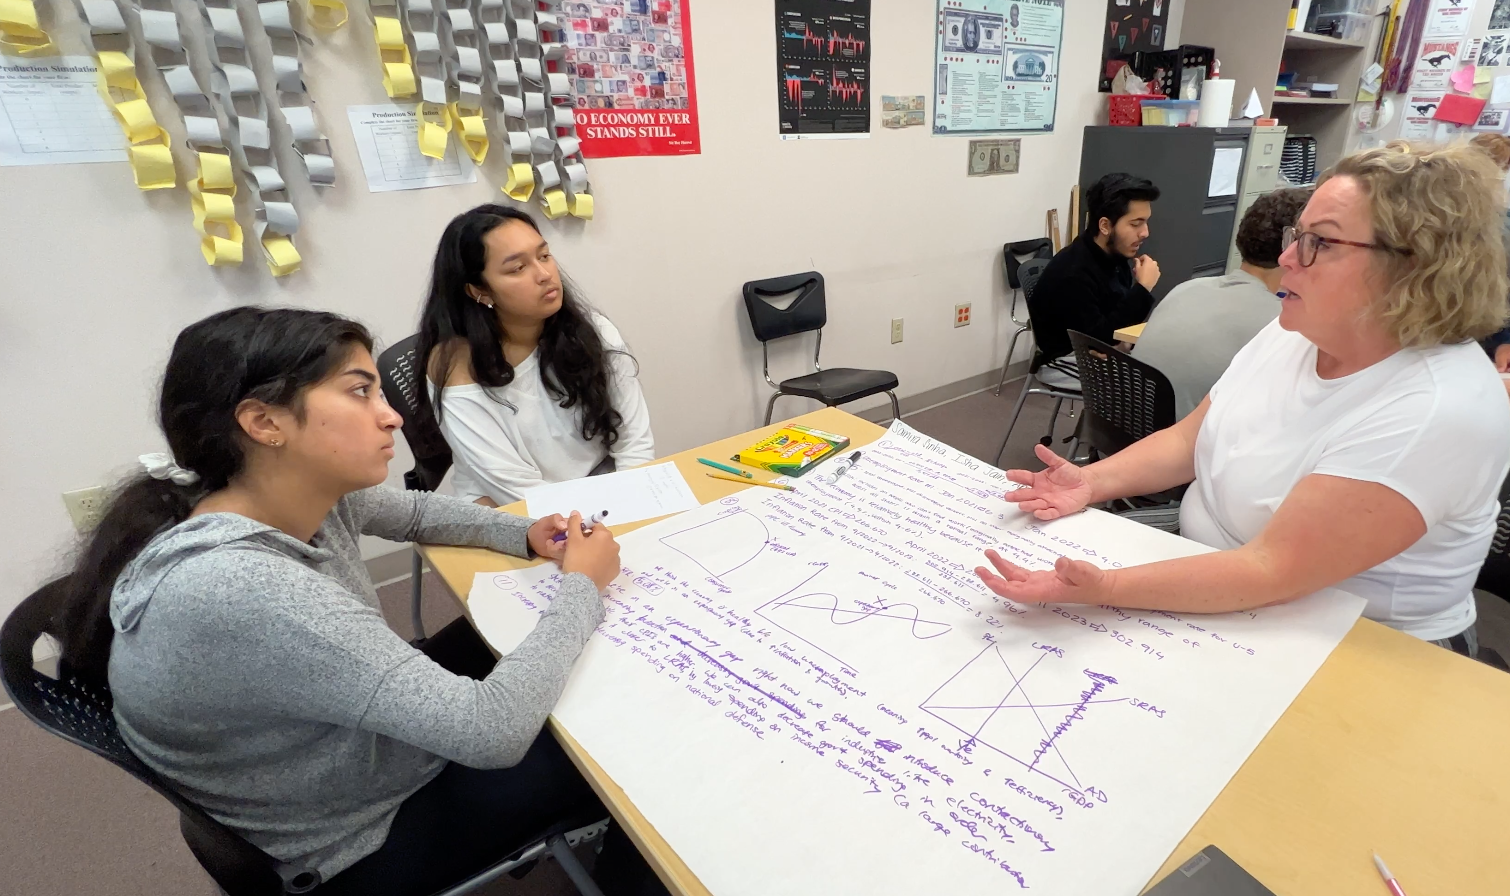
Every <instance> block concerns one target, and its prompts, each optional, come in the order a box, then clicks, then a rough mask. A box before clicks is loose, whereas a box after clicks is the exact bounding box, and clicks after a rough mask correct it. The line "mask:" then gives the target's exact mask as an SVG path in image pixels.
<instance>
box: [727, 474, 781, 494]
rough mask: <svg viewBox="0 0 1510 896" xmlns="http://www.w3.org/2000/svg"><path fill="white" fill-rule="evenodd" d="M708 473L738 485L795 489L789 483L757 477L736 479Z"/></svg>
mask: <svg viewBox="0 0 1510 896" xmlns="http://www.w3.org/2000/svg"><path fill="white" fill-rule="evenodd" d="M708 475H709V476H711V477H712V478H714V479H722V480H724V481H725V482H737V483H739V484H740V485H763V486H765V487H766V488H779V489H781V490H782V491H784V492H794V491H796V489H794V488H792V487H791V486H790V485H782V484H781V483H779V482H761V481H760V480H759V479H736V478H734V477H733V476H725V475H724V474H722V473H709V474H708Z"/></svg>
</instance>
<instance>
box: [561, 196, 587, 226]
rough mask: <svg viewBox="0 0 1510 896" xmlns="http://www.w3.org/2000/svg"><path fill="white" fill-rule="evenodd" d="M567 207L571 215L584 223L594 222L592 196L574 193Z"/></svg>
mask: <svg viewBox="0 0 1510 896" xmlns="http://www.w3.org/2000/svg"><path fill="white" fill-rule="evenodd" d="M566 207H567V209H569V210H570V211H571V213H572V214H573V215H574V216H576V217H578V218H581V219H582V220H584V221H591V220H592V194H591V193H573V194H572V195H571V198H569V199H568V200H567V201H566Z"/></svg>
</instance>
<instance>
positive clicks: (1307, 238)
mask: <svg viewBox="0 0 1510 896" xmlns="http://www.w3.org/2000/svg"><path fill="white" fill-rule="evenodd" d="M1296 243H1299V244H1300V247H1299V248H1298V249H1297V250H1296V253H1295V254H1296V255H1297V260H1298V261H1299V262H1300V266H1301V267H1303V268H1308V267H1310V266H1311V265H1313V264H1315V263H1316V250H1317V249H1320V248H1321V246H1322V244H1323V243H1325V244H1327V245H1329V246H1356V247H1357V248H1359V249H1379V250H1381V251H1384V252H1394V253H1395V254H1397V255H1409V254H1410V250H1409V249H1396V248H1395V247H1394V246H1386V245H1384V244H1383V243H1359V242H1354V241H1353V240H1339V239H1334V238H1332V237H1329V236H1322V235H1321V234H1319V233H1312V232H1311V231H1309V230H1296V229H1295V228H1293V227H1286V228H1285V229H1284V232H1283V233H1282V234H1281V236H1280V243H1279V249H1280V251H1281V252H1283V251H1284V250H1286V249H1288V248H1290V247H1291V246H1293V245H1295V244H1296Z"/></svg>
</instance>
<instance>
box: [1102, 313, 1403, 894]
mask: <svg viewBox="0 0 1510 896" xmlns="http://www.w3.org/2000/svg"><path fill="white" fill-rule="evenodd" d="M1146 326H1148V324H1147V323H1141V324H1133V325H1132V326H1130V327H1123V328H1122V329H1120V330H1116V331H1114V332H1113V333H1112V335H1113V336H1115V337H1116V338H1117V341H1118V342H1126V343H1127V344H1129V345H1137V344H1138V337H1139V336H1142V335H1143V328H1144V327H1146ZM1390 870H1391V871H1393V870H1395V869H1393V868H1391V869H1390Z"/></svg>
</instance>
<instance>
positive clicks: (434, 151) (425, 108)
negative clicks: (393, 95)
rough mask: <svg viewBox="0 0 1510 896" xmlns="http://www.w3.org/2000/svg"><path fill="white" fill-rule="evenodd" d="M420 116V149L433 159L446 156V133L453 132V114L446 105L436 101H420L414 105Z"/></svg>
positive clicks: (416, 113)
mask: <svg viewBox="0 0 1510 896" xmlns="http://www.w3.org/2000/svg"><path fill="white" fill-rule="evenodd" d="M414 113H415V115H417V116H418V117H419V151H420V152H422V153H424V154H425V155H427V156H429V157H430V158H432V159H443V158H445V156H446V135H447V134H449V133H451V116H450V115H448V114H447V113H446V107H445V106H440V105H437V104H435V103H420V104H419V105H418V106H415V107H414Z"/></svg>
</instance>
